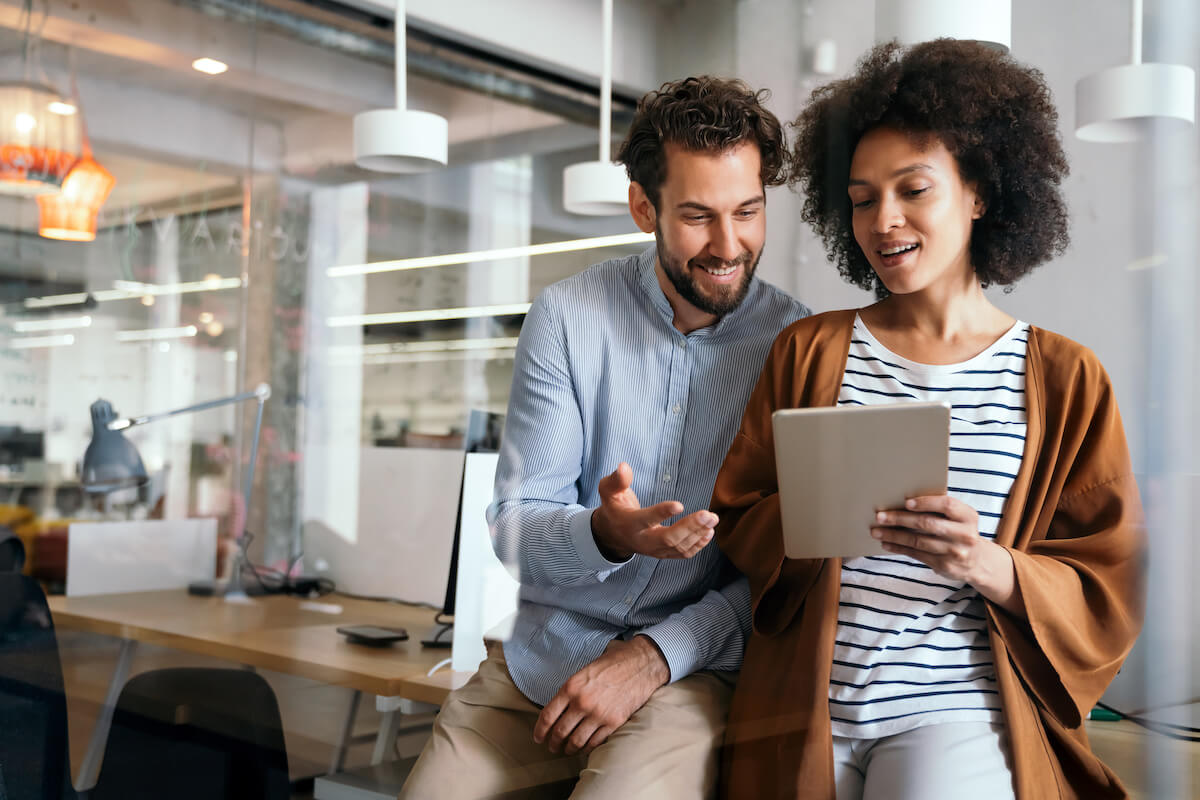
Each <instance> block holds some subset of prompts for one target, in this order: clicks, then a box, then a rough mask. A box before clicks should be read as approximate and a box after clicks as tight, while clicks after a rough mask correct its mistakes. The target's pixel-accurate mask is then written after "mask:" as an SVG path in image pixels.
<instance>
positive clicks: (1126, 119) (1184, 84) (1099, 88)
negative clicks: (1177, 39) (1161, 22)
mask: <svg viewBox="0 0 1200 800" xmlns="http://www.w3.org/2000/svg"><path fill="white" fill-rule="evenodd" d="M1130 14H1131V19H1130V34H1129V35H1130V42H1129V55H1130V63H1128V64H1123V65H1121V66H1119V67H1110V68H1108V69H1104V70H1101V71H1100V72H1096V73H1094V74H1092V75H1089V76H1087V77H1086V78H1081V79H1080V80H1079V82H1078V83H1076V84H1075V135H1076V136H1078V137H1079V138H1080V139H1083V140H1085V141H1089V142H1107V143H1116V142H1132V141H1136V140H1138V139H1140V138H1142V137H1143V136H1144V135H1145V133H1146V132H1147V129H1148V128H1149V126H1150V124H1151V122H1152V121H1153V120H1154V119H1156V118H1157V119H1170V120H1176V121H1179V122H1185V123H1194V122H1195V121H1196V99H1195V98H1196V72H1195V70H1193V69H1192V68H1191V67H1185V66H1183V65H1181V64H1143V63H1142V0H1133V2H1132V3H1131V5H1130Z"/></svg>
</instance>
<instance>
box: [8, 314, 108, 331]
mask: <svg viewBox="0 0 1200 800" xmlns="http://www.w3.org/2000/svg"><path fill="white" fill-rule="evenodd" d="M91 324H92V318H91V317H86V316H85V317H62V318H61V319H29V320H18V321H16V322H14V323H13V330H14V331H16V332H17V333H37V332H38V331H67V330H72V329H74V328H86V327H88V326H89V325H91Z"/></svg>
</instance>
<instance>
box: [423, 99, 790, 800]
mask: <svg viewBox="0 0 1200 800" xmlns="http://www.w3.org/2000/svg"><path fill="white" fill-rule="evenodd" d="M783 154H784V142H783V135H782V132H781V129H780V125H779V122H778V120H776V119H775V117H774V116H773V115H772V114H771V112H769V111H767V110H766V109H765V108H764V107H763V106H762V105H761V96H760V94H759V93H755V92H752V91H750V90H749V89H748V88H747V87H746V86H745V85H744V84H742V83H741V82H740V81H726V80H720V79H715V78H707V77H704V78H688V79H686V80H682V81H678V82H676V83H670V84H666V85H664V86H663V87H662V88H661V89H660V90H659V91H658V92H651V93H650V94H648V95H647V96H646V97H644V98H643V99H642V101H641V102H640V103H639V105H638V111H637V114H636V116H635V119H634V122H633V126H632V128H631V130H630V132H629V135H628V137H627V138H626V140H625V143H624V144H623V145H622V147H621V152H620V154H619V156H618V160H619V161H621V162H622V163H623V164H624V165H625V168H626V170H627V172H628V174H629V177H630V180H631V182H632V183H631V186H630V190H629V207H630V212H631V214H632V215H633V218H634V221H635V222H636V223H637V225H638V227H639V228H641V229H642V230H643V231H646V232H647V233H649V232H651V231H653V232H654V234H655V239H656V244H655V246H654V247H652V248H650V249H648V250H647V251H646V252H644V253H642V254H641V255H639V256H633V257H628V258H618V259H613V260H611V261H606V262H604V263H602V264H598V265H596V266H593V267H591V268H590V269H587V270H585V271H584V272H582V273H580V274H578V275H575V276H573V277H571V278H568V279H566V280H564V281H561V282H560V283H557V284H555V285H553V286H550V287H549V288H548V289H546V290H545V291H544V292H543V293H542V294H541V295H540V296H539V297H538V298H537V300H536V301H535V302H534V303H533V307H532V308H531V309H530V311H529V314H528V316H527V317H526V319H525V324H524V326H523V327H522V329H521V338H520V342H519V344H518V346H517V356H516V363H515V367H514V376H513V388H512V395H511V397H510V400H509V407H508V418H507V421H506V426H505V431H504V439H503V443H502V445H501V453H500V463H499V467H498V471H497V475H496V496H495V502H494V503H493V504H492V506H491V507H490V508H489V509H488V518H489V521H490V522H491V523H492V530H493V543H494V546H495V548H496V552H497V554H498V555H499V556H500V557H501V559H502V560H503V561H504V562H505V563H506V564H507V565H508V566H509V568H510V569H511V570H512V571H513V572H514V574H516V575H517V577H519V579H520V581H521V584H522V586H521V602H520V609H519V611H518V614H517V618H516V621H515V625H514V629H513V633H512V636H511V638H510V639H509V640H508V641H506V642H504V644H503V646H501V645H500V644H498V643H490V644H489V648H488V657H487V659H486V660H485V661H484V662H483V663H482V664H481V665H480V667H479V671H478V672H477V673H476V675H475V676H474V677H473V678H472V679H471V681H470V682H469V683H468V684H467V685H466V686H464V687H463V688H462V689H460V690H458V691H456V692H454V693H452V694H451V695H450V697H449V698H448V699H447V701H446V703H445V705H444V706H443V708H442V711H441V713H440V715H439V716H438V719H437V722H436V723H435V725H434V731H433V734H432V736H431V738H430V741H429V743H428V744H427V745H426V747H425V751H424V752H423V753H422V755H421V758H420V759H419V760H418V762H417V764H416V766H415V767H414V769H413V773H412V775H411V776H410V778H409V781H408V783H407V784H406V786H405V789H404V791H403V792H402V793H401V797H402V798H406V800H407V799H410V798H411V800H425V798H455V799H456V800H457V799H458V798H476V797H493V796H504V797H566V796H568V795H569V796H570V797H572V798H576V800H579V799H580V798H587V799H588V800H594V799H595V798H620V800H633V798H642V797H645V798H672V800H673V799H674V798H703V797H707V796H708V795H710V794H711V792H712V789H713V786H714V783H715V778H716V757H715V753H716V747H717V746H718V745H719V744H720V741H721V736H722V733H723V730H724V724H725V716H726V711H727V708H728V702H729V697H730V694H731V690H732V684H733V681H734V679H735V678H736V670H737V669H738V668H739V667H740V665H741V658H742V648H743V643H744V640H745V638H746V636H747V635H748V632H749V628H750V605H749V590H748V587H747V584H746V580H745V579H744V578H741V577H739V576H737V575H736V573H731V572H730V570H729V568H728V562H727V561H726V560H725V559H724V557H723V556H722V555H721V553H720V551H719V550H718V549H717V548H716V546H715V545H713V544H711V539H712V535H713V526H714V525H716V523H717V519H716V516H715V515H714V514H712V513H711V512H709V511H707V510H706V507H707V505H708V501H709V497H710V495H711V493H712V487H713V481H714V480H715V478H716V473H717V470H718V468H719V467H720V465H721V462H722V460H723V459H724V457H725V453H726V451H727V450H728V448H729V445H730V442H731V441H732V439H733V436H734V434H735V432H736V430H737V426H738V423H739V421H740V420H741V416H742V411H743V409H744V407H745V404H746V400H747V399H748V397H749V395H750V391H751V389H752V388H753V386H754V383H755V381H756V380H757V378H758V374H759V371H760V369H761V367H762V363H763V361H764V359H765V358H766V353H767V350H768V349H769V347H770V345H771V342H772V341H773V340H774V339H775V336H776V334H778V332H779V331H780V330H781V329H782V328H784V327H785V326H786V325H788V324H789V323H791V322H793V321H794V320H796V319H798V318H800V317H802V316H806V315H807V314H808V313H809V311H808V309H806V308H805V307H804V306H802V305H801V304H799V303H797V302H796V301H794V300H792V299H791V298H789V297H788V296H787V295H785V294H784V293H783V292H781V291H779V290H778V289H775V288H774V287H772V286H769V285H767V284H766V283H763V282H762V281H760V280H757V279H755V278H754V271H755V269H756V267H757V266H758V260H759V257H760V255H761V253H762V247H763V241H764V238H765V230H766V228H765V211H766V195H765V187H766V186H772V185H776V184H778V183H780V182H781V174H780V173H781V171H782V166H783ZM610 473H611V474H610ZM643 504H644V505H643ZM681 514H686V516H682V517H681V518H679V519H677V520H675V521H671V520H672V519H674V518H675V517H678V516H679V515H681Z"/></svg>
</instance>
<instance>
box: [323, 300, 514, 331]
mask: <svg viewBox="0 0 1200 800" xmlns="http://www.w3.org/2000/svg"><path fill="white" fill-rule="evenodd" d="M530 305H531V304H530V303H510V304H508V305H500V306H470V307H468V308H432V309H428V310H426V311H391V312H388V313H384V314H357V315H353V316H346V317H330V318H329V319H328V320H326V324H327V325H328V326H329V327H331V328H349V327H352V326H355V325H400V324H403V323H407V322H431V321H433V320H441V319H474V318H476V317H503V316H508V315H510V314H524V313H526V312H528V311H529V306H530Z"/></svg>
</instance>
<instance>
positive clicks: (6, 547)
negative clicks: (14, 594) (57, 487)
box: [0, 525, 25, 800]
mask: <svg viewBox="0 0 1200 800" xmlns="http://www.w3.org/2000/svg"><path fill="white" fill-rule="evenodd" d="M24 566H25V543H24V542H22V541H21V540H20V539H19V538H18V537H17V535H16V534H15V533H13V532H12V529H11V528H9V527H8V526H7V525H0V572H20V571H21V569H22V568H23V567H24ZM0 800H2V798H0Z"/></svg>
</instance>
